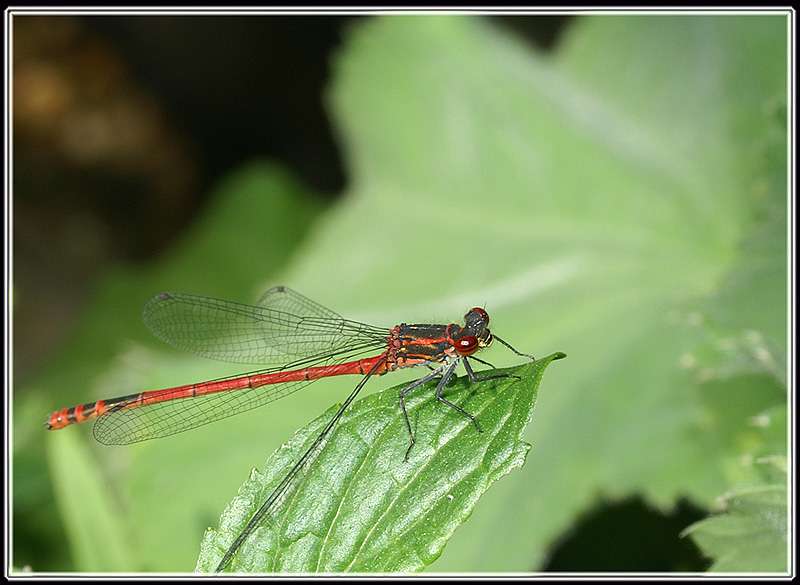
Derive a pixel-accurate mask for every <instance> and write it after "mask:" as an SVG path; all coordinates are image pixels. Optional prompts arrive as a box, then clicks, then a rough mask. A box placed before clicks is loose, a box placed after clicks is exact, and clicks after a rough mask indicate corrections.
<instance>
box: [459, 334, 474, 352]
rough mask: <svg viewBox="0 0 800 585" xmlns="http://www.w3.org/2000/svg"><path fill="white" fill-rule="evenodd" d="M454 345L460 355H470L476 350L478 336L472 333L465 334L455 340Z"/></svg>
mask: <svg viewBox="0 0 800 585" xmlns="http://www.w3.org/2000/svg"><path fill="white" fill-rule="evenodd" d="M454 346H455V348H456V351H457V352H458V353H459V354H460V355H472V354H473V353H475V352H476V351H477V350H478V338H477V337H475V336H474V335H465V336H464V337H462V338H461V339H458V340H456V342H455V344H454Z"/></svg>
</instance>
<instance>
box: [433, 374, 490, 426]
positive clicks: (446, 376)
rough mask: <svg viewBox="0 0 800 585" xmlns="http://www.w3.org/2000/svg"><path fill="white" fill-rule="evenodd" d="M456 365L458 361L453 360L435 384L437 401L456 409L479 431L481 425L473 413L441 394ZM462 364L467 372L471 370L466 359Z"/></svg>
mask: <svg viewBox="0 0 800 585" xmlns="http://www.w3.org/2000/svg"><path fill="white" fill-rule="evenodd" d="M457 365H458V362H454V363H453V364H452V365H450V366H449V367H448V368H447V371H446V372H445V373H444V375H443V376H442V379H441V380H439V384H438V385H437V386H436V399H437V400H438V401H439V402H442V403H444V404H446V405H447V406H449V407H450V408H452V409H454V410H456V411H457V412H459V413H460V414H461V415H462V416H465V417H466V418H468V419H469V420H471V421H472V423H473V424H474V425H475V428H476V429H478V432H479V433H480V432H482V431H481V425H479V424H478V419H476V418H475V417H474V416H473V415H471V414H470V413H468V412H467V411H466V410H464V409H463V408H461V407H460V406H458V405H457V404H453V403H452V402H450V401H449V400H448V399H447V398H445V397H444V396H442V393H443V392H444V387H445V386H447V383H448V382H449V381H450V378H451V377H452V376H453V374H454V373H455V371H456V366H457ZM464 366H465V367H467V373H469V372H470V371H471V369H470V368H469V365H468V364H467V362H466V360H465V361H464ZM472 375H473V376H474V375H475V373H474V372H473V374H472Z"/></svg>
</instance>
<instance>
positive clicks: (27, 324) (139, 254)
mask: <svg viewBox="0 0 800 585" xmlns="http://www.w3.org/2000/svg"><path fill="white" fill-rule="evenodd" d="M13 43H14V45H13V46H14V61H13V104H12V112H13V140H14V143H13V147H14V150H13V156H14V158H13V170H14V182H13V188H14V190H13V205H14V232H13V233H14V311H15V313H14V315H15V328H14V346H15V368H16V374H17V377H18V378H19V377H24V376H25V374H26V373H27V372H29V371H30V369H31V368H32V367H33V366H34V364H35V363H36V362H37V361H38V360H39V358H40V357H41V356H42V355H44V354H45V353H46V352H47V351H48V350H49V349H50V348H52V347H53V346H54V345H55V344H56V343H57V341H58V340H59V339H60V338H62V336H63V334H64V333H65V331H66V328H67V327H68V326H69V324H70V323H71V322H72V320H73V317H74V315H75V314H76V310H77V309H78V308H79V306H80V305H81V303H82V300H83V299H84V297H85V294H86V293H87V292H88V291H90V290H91V286H92V284H93V282H94V279H95V278H96V277H97V276H99V275H100V273H101V272H102V270H103V268H104V267H106V266H108V265H109V264H110V263H111V262H112V261H119V260H129V261H130V260H143V259H146V258H148V257H149V256H151V255H152V254H154V253H155V252H156V251H157V250H158V249H159V248H161V247H163V246H164V244H165V243H166V242H167V241H169V240H170V239H172V237H173V236H174V234H176V233H178V232H179V230H180V228H181V227H182V226H183V225H184V224H185V223H186V222H187V221H188V220H189V218H190V216H191V213H192V210H193V209H194V207H195V206H196V204H197V194H196V192H195V190H196V185H197V182H198V180H197V175H198V173H197V169H196V163H195V160H194V159H195V154H194V152H193V151H192V149H191V148H190V146H189V145H188V144H187V142H186V141H185V140H184V139H183V138H182V136H181V135H180V133H179V132H177V131H176V129H175V128H173V127H171V125H170V121H169V120H168V119H167V117H166V116H165V114H164V112H163V110H162V108H160V107H159V104H158V102H157V101H156V100H155V99H154V98H153V96H151V95H149V94H148V93H147V92H146V91H145V90H144V89H143V88H141V87H139V86H138V85H137V83H136V81H135V79H134V78H133V77H132V75H131V73H130V71H129V69H128V67H126V64H125V63H124V62H123V61H122V60H121V59H120V57H119V56H118V55H117V54H115V52H114V50H113V48H112V47H111V46H109V45H108V44H107V43H106V42H104V41H102V40H101V39H99V38H97V37H95V36H93V35H92V34H91V33H90V32H88V31H87V30H86V29H85V27H83V26H82V24H81V23H80V21H77V20H75V19H72V18H70V17H64V16H55V17H39V16H15V17H14V18H13Z"/></svg>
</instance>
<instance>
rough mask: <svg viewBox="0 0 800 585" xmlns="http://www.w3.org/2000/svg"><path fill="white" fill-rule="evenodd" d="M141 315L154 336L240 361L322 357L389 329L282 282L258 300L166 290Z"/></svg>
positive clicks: (380, 338) (194, 350)
mask: <svg viewBox="0 0 800 585" xmlns="http://www.w3.org/2000/svg"><path fill="white" fill-rule="evenodd" d="M143 319H144V322H145V324H146V325H147V327H148V328H149V329H150V330H151V331H152V332H153V333H154V334H155V336H156V337H158V338H160V339H162V340H163V341H165V342H167V343H169V344H170V345H172V346H174V347H176V348H178V349H182V350H185V351H189V352H191V353H194V354H196V355H200V356H203V357H207V358H211V359H216V360H221V361H225V362H233V363H243V364H265V365H282V364H286V363H287V362H291V361H293V360H298V359H305V358H315V357H319V358H324V357H325V356H326V355H329V354H332V353H337V352H340V351H342V350H344V349H346V348H348V347H355V346H364V345H374V344H375V342H380V341H385V340H386V337H387V335H388V334H389V331H388V329H384V328H380V327H373V326H372V325H367V324H364V323H359V322H357V321H351V320H349V319H344V318H342V317H341V316H340V315H338V314H337V313H335V312H333V311H331V310H330V309H326V308H325V307H323V306H322V305H320V304H318V303H315V302H314V301H312V300H310V299H307V298H306V297H304V296H303V295H301V294H299V293H297V292H295V291H293V290H291V289H289V288H287V287H284V286H279V287H275V288H272V289H270V290H268V291H267V292H266V293H265V294H264V296H262V297H261V300H260V301H259V304H258V305H246V304H243V303H236V302H233V301H224V300H221V299H214V298H211V297H203V296H198V295H191V294H185V293H171V292H165V293H161V294H158V295H156V296H155V297H153V298H152V299H151V300H150V301H149V302H148V303H147V304H146V305H145V307H144V311H143Z"/></svg>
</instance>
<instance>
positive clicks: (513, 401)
mask: <svg viewBox="0 0 800 585" xmlns="http://www.w3.org/2000/svg"><path fill="white" fill-rule="evenodd" d="M562 357H564V355H563V354H553V355H551V356H548V357H547V358H544V359H541V360H538V361H537V362H535V363H531V364H527V365H524V366H520V367H518V368H514V369H509V370H504V371H503V373H507V374H509V375H511V376H519V378H513V377H508V378H503V379H492V380H485V381H482V382H479V383H477V384H472V383H470V382H469V380H468V379H467V377H466V376H462V377H461V378H460V379H459V380H458V381H457V382H455V383H453V384H452V385H451V386H449V387H448V390H447V392H446V394H447V397H448V399H449V400H451V401H453V402H454V403H455V404H458V405H459V406H461V407H462V408H464V409H465V410H466V411H467V412H470V413H471V414H473V415H474V416H475V417H476V418H477V419H478V421H479V423H480V425H481V429H482V432H480V433H478V432H477V430H476V429H475V427H474V426H473V424H472V422H471V421H469V420H468V419H466V418H465V417H463V416H461V415H460V414H459V413H457V412H455V411H454V410H452V409H450V408H447V407H446V406H445V405H442V404H441V403H439V402H438V401H436V400H434V399H433V397H432V391H433V389H435V387H436V382H432V383H429V384H426V385H425V386H422V387H421V388H420V389H419V390H418V391H415V392H414V393H413V394H412V395H410V400H408V402H407V408H408V413H409V417H410V419H411V420H413V421H414V422H413V423H412V428H414V429H415V435H416V439H417V442H416V444H415V445H414V448H413V449H412V451H411V453H410V456H409V460H408V461H404V455H405V453H406V449H407V448H408V432H407V430H406V427H405V422H404V420H403V418H402V416H400V411H399V406H398V401H397V400H398V398H397V397H398V393H399V392H400V390H402V388H403V385H400V386H395V387H393V388H389V389H387V390H384V391H383V392H381V393H379V394H374V395H372V396H370V397H368V398H364V399H361V400H359V401H357V402H356V403H354V404H353V406H352V407H351V408H350V409H349V410H348V411H347V412H346V413H345V414H344V415H343V417H342V419H340V421H339V423H338V424H337V426H336V427H335V428H334V430H333V431H332V433H331V435H330V436H329V438H328V440H327V441H326V443H325V446H324V448H322V450H321V451H319V452H318V453H319V454H318V455H317V457H316V458H315V459H314V461H313V463H311V464H310V465H309V467H308V468H307V471H306V472H305V473H304V474H303V476H302V477H301V478H299V480H298V481H297V482H296V484H295V487H294V488H293V489H292V492H291V493H290V494H287V496H286V497H285V500H284V503H283V504H282V505H281V507H280V508H278V509H277V510H276V513H275V514H274V515H272V516H271V517H270V518H269V519H268V521H267V522H265V523H264V525H263V526H262V527H261V528H259V529H257V532H256V533H254V535H253V536H252V537H251V538H250V539H249V540H248V541H247V542H246V543H245V544H244V545H243V547H242V549H241V551H240V553H239V554H238V555H237V556H236V557H234V559H233V564H232V565H231V567H230V569H232V570H233V571H246V572H305V573H314V572H324V573H330V572H345V571H346V572H349V571H354V572H409V571H416V570H420V569H422V568H423V567H425V566H427V565H429V564H430V563H431V562H433V561H434V560H435V559H436V558H437V557H438V556H439V555H440V554H441V551H442V548H443V547H444V545H445V543H446V542H447V540H448V538H449V537H450V535H452V533H453V532H454V531H455V529H456V528H457V527H458V526H459V525H460V524H461V523H462V522H464V520H466V519H467V518H468V517H469V515H470V514H471V512H472V509H473V507H474V506H475V504H476V503H477V500H478V499H479V498H480V496H481V495H482V494H483V493H484V492H485V491H486V490H487V489H488V488H489V486H490V485H491V484H492V483H494V482H495V481H496V480H497V479H499V478H500V477H502V476H503V475H505V474H507V473H508V472H509V471H511V470H512V469H514V468H515V467H520V466H521V465H522V464H523V463H524V461H525V456H526V454H527V452H528V449H529V448H530V445H528V444H527V443H524V442H522V441H521V440H520V436H521V435H522V433H523V431H524V429H525V427H526V426H527V424H528V422H530V419H531V416H532V414H533V407H534V404H535V402H536V396H537V393H538V386H539V383H540V382H541V378H542V374H543V373H544V369H545V368H546V367H547V366H548V364H549V363H550V362H551V361H552V360H554V359H560V358H562ZM479 375H480V374H479ZM338 406H339V405H337V406H336V407H333V408H331V409H329V410H328V411H327V412H326V413H325V414H323V415H322V416H320V417H318V418H317V419H315V420H313V421H312V422H311V423H309V424H308V425H307V426H306V427H304V428H302V429H300V430H299V431H298V432H297V433H295V435H294V437H292V439H291V440H290V441H289V442H288V443H287V444H285V445H284V446H282V447H281V448H280V449H279V450H278V451H277V452H275V453H274V454H273V455H272V456H271V457H270V458H268V459H267V461H266V463H265V464H264V467H263V469H264V473H263V475H262V474H261V473H259V472H257V471H255V470H253V472H252V473H251V478H250V479H249V480H248V481H247V482H245V484H244V485H243V486H242V487H241V488H240V490H239V495H238V496H237V498H236V499H235V500H234V501H233V502H231V503H230V504H229V505H228V507H227V508H226V510H225V512H224V513H223V516H222V518H221V520H220V529H219V531H215V530H213V529H209V530H208V531H207V532H206V536H205V538H204V540H203V544H202V545H201V553H200V558H199V560H198V564H197V569H198V570H201V571H207V572H211V571H214V570H215V568H216V566H217V564H218V563H219V561H220V559H221V558H222V555H223V553H224V552H225V550H226V549H227V548H228V547H229V546H230V544H231V543H232V542H233V540H234V539H235V538H236V536H237V535H238V534H239V532H241V530H242V529H243V528H244V526H245V524H247V521H248V520H249V519H250V517H251V516H252V515H253V514H254V513H255V511H256V510H257V509H258V507H259V506H260V505H261V502H263V501H264V499H265V498H266V497H267V496H268V495H269V494H270V493H271V492H272V490H273V489H274V488H275V486H276V485H277V484H278V482H280V481H281V479H282V477H283V476H284V475H285V474H286V473H287V472H288V470H289V469H290V468H291V467H292V466H293V465H294V463H295V462H296V461H297V460H298V459H299V458H300V457H301V455H302V454H303V453H304V452H305V451H306V450H307V449H308V448H309V447H310V445H311V444H312V443H313V442H314V440H315V439H316V437H317V436H318V435H319V433H320V432H321V430H322V428H323V427H324V426H325V425H326V424H327V423H328V421H329V420H330V419H331V417H332V416H333V414H334V413H335V411H336V409H337V408H338Z"/></svg>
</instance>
